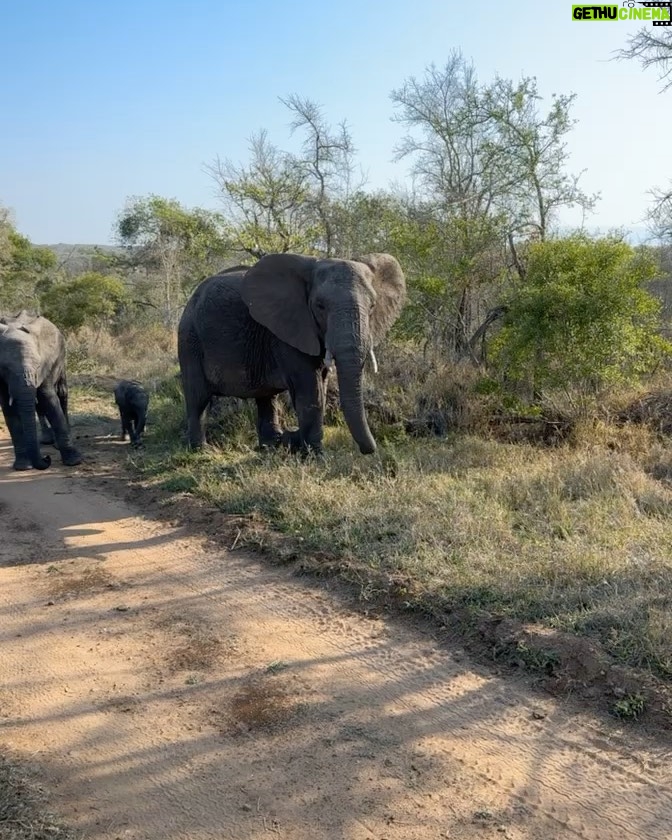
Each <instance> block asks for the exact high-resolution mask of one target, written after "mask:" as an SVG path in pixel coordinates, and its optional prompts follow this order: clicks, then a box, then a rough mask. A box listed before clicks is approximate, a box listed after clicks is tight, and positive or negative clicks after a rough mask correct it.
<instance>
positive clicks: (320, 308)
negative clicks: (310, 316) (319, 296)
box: [315, 300, 326, 312]
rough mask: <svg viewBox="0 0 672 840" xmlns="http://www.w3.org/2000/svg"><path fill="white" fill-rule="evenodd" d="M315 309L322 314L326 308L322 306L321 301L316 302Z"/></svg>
mask: <svg viewBox="0 0 672 840" xmlns="http://www.w3.org/2000/svg"><path fill="white" fill-rule="evenodd" d="M315 309H317V310H318V312H324V310H325V309H326V306H325V305H324V303H323V301H321V300H318V301H317V303H316V304H315Z"/></svg>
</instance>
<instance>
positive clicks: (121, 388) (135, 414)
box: [114, 379, 149, 446]
mask: <svg viewBox="0 0 672 840" xmlns="http://www.w3.org/2000/svg"><path fill="white" fill-rule="evenodd" d="M114 399H115V402H116V403H117V405H118V406H119V414H120V415H121V440H126V432H128V434H129V436H130V438H131V444H132V445H133V446H141V445H142V433H143V432H144V430H145V421H146V420H147V406H148V405H149V396H148V395H147V391H145V389H144V388H143V387H142V385H141V384H140V383H139V382H134V381H130V380H128V379H122V380H121V381H120V382H118V383H117V386H116V388H115V389H114Z"/></svg>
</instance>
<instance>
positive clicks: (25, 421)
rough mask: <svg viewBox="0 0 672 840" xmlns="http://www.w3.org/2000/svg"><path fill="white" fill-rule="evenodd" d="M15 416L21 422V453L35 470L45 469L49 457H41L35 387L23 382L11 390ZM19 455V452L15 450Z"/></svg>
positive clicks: (49, 459)
mask: <svg viewBox="0 0 672 840" xmlns="http://www.w3.org/2000/svg"><path fill="white" fill-rule="evenodd" d="M11 393H12V397H13V403H14V408H15V412H16V416H17V417H18V418H19V421H20V423H21V434H22V443H23V450H24V451H23V453H21V454H25V456H26V457H27V458H28V460H29V461H30V463H31V464H32V465H33V468H34V469H36V470H46V469H47V467H48V466H49V465H50V464H51V458H50V457H49V456H47V457H46V458H43V457H42V453H41V452H40V444H39V442H38V438H37V423H36V421H35V388H34V387H33V386H32V385H27V384H25V383H23V384H21V385H19V386H17V387H15V388H14V389H13V390H11ZM17 456H19V452H17Z"/></svg>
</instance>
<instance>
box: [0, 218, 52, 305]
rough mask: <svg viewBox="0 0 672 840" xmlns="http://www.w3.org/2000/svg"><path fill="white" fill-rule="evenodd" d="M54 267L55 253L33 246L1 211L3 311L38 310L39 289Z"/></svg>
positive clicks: (0, 276)
mask: <svg viewBox="0 0 672 840" xmlns="http://www.w3.org/2000/svg"><path fill="white" fill-rule="evenodd" d="M0 211H1V208H0ZM55 267H56V255H55V254H54V253H53V251H50V250H49V249H48V248H38V247H36V246H35V245H32V244H31V242H30V240H29V239H27V237H25V236H22V235H21V234H20V233H17V231H16V230H15V229H14V226H13V225H12V224H11V222H10V221H9V218H8V214H7V213H6V212H0V309H5V310H7V311H12V310H15V309H21V308H23V307H25V308H27V309H35V308H36V305H37V298H38V294H39V289H40V287H41V286H43V285H44V284H45V283H47V282H49V279H50V278H51V277H52V275H53V273H54V270H55Z"/></svg>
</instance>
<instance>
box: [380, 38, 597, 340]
mask: <svg viewBox="0 0 672 840" xmlns="http://www.w3.org/2000/svg"><path fill="white" fill-rule="evenodd" d="M391 98H392V101H393V103H394V106H395V107H396V113H395V116H394V117H393V119H394V120H395V121H397V122H399V123H401V124H403V125H405V126H407V127H408V129H409V134H408V135H407V136H406V137H405V138H404V140H403V141H402V142H401V144H400V145H399V146H398V149H397V159H403V158H410V159H411V160H412V173H413V176H414V178H415V180H416V184H417V185H418V188H419V194H420V198H421V200H422V201H423V202H424V204H425V205H426V206H430V207H431V208H432V215H433V217H434V222H435V224H436V225H437V228H438V229H437V235H439V236H442V237H443V238H444V239H445V240H446V242H447V243H449V248H448V251H449V255H450V258H449V259H447V260H445V263H444V269H443V271H444V275H443V281H444V286H445V294H446V300H447V301H450V302H451V307H452V312H451V313H450V321H451V326H450V329H449V330H447V335H449V336H450V339H449V343H448V349H449V350H450V351H453V352H454V353H456V354H457V355H462V354H464V353H470V352H471V341H470V338H471V337H472V336H473V330H474V326H475V324H476V323H477V322H478V320H479V315H480V314H481V313H479V311H478V309H479V307H478V303H479V299H478V297H477V293H478V292H479V290H480V289H482V288H483V287H486V286H492V285H493V283H495V284H496V283H497V282H498V281H499V278H500V275H501V270H502V267H503V264H502V262H499V260H498V259H497V258H499V257H503V256H504V245H505V243H508V249H509V250H508V255H506V256H505V259H506V260H507V261H508V262H509V263H510V264H511V266H512V267H514V268H515V269H516V272H517V274H518V276H519V277H521V276H522V275H523V274H524V261H523V260H522V259H521V255H520V253H519V249H518V248H517V247H516V241H515V240H516V237H520V236H527V237H528V238H529V236H530V233H531V232H532V231H534V232H535V238H542V239H543V238H544V237H545V236H546V235H547V232H548V229H549V224H550V222H551V220H552V217H553V213H554V211H555V210H556V209H557V208H559V207H561V206H572V205H577V204H578V205H579V206H582V207H584V208H585V209H589V208H590V206H591V205H592V202H593V201H594V199H593V198H591V197H588V196H586V195H584V194H583V193H582V192H581V190H580V189H579V187H578V177H577V176H572V175H569V174H567V173H566V172H565V164H566V159H567V154H566V149H565V145H564V136H565V135H566V133H567V132H568V131H569V130H570V129H571V127H572V125H573V123H572V121H571V120H570V118H569V109H570V106H571V104H572V101H573V97H556V98H555V99H554V101H553V104H552V107H551V109H550V111H549V112H548V114H546V115H540V114H539V107H538V101H539V99H540V97H539V94H538V91H537V86H536V81H535V80H534V79H523V80H522V82H521V83H520V84H518V85H514V84H513V83H512V82H510V81H507V80H505V79H501V78H496V79H495V81H494V82H493V83H491V84H489V85H482V84H480V83H479V81H478V79H477V77H476V72H475V70H474V67H473V65H472V64H470V63H468V62H467V61H466V60H465V59H464V58H463V57H462V55H461V54H460V53H459V52H454V53H453V54H452V55H451V57H450V60H449V61H448V63H447V64H446V66H445V67H444V68H443V69H437V68H436V67H435V66H433V65H432V66H430V67H429V68H428V69H427V70H426V71H425V75H424V77H423V78H422V79H416V78H410V79H408V80H407V81H406V82H405V83H404V84H403V85H402V87H401V88H399V89H398V90H395V91H393V92H392V94H391ZM495 257H497V258H495Z"/></svg>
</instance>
